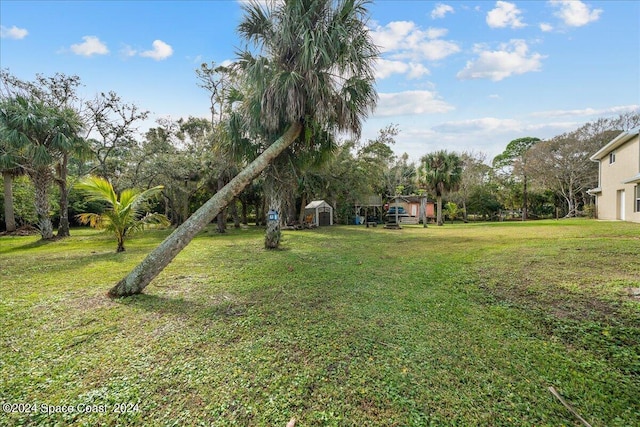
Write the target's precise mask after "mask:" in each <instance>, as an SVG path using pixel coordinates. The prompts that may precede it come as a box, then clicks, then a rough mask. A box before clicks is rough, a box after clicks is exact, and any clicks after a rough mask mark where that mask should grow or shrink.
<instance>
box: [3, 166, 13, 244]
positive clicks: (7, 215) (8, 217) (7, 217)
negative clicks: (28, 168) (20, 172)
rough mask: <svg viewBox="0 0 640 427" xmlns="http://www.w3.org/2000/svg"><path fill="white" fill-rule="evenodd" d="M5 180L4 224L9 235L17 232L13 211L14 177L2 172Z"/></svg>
mask: <svg viewBox="0 0 640 427" xmlns="http://www.w3.org/2000/svg"><path fill="white" fill-rule="evenodd" d="M2 178H3V179H4V223H5V226H6V230H7V232H8V233H11V232H13V231H16V217H15V214H14V212H13V211H14V209H13V175H11V173H10V172H2Z"/></svg>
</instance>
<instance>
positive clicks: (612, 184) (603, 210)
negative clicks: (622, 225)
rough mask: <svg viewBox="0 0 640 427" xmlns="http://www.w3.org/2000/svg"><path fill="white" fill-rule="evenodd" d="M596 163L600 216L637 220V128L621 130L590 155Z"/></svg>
mask: <svg viewBox="0 0 640 427" xmlns="http://www.w3.org/2000/svg"><path fill="white" fill-rule="evenodd" d="M591 160H592V161H594V162H597V163H598V171H599V172H598V187H596V188H592V189H591V190H589V191H588V192H589V194H591V195H594V196H595V197H596V216H597V218H599V219H607V220H616V219H617V220H621V221H632V222H640V128H635V129H632V130H629V131H626V132H622V133H620V134H619V135H618V136H617V137H615V138H614V139H613V140H611V141H610V142H609V143H608V144H607V145H605V146H604V147H602V148H601V149H600V150H598V152H597V153H595V154H594V155H593V156H591Z"/></svg>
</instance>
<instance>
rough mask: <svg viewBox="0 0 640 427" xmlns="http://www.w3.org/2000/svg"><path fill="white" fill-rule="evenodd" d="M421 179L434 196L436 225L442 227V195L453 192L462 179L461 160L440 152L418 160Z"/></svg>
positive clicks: (455, 156)
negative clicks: (436, 208)
mask: <svg viewBox="0 0 640 427" xmlns="http://www.w3.org/2000/svg"><path fill="white" fill-rule="evenodd" d="M420 162H421V163H422V167H421V171H420V172H421V175H422V176H421V179H422V180H423V182H424V184H426V185H427V186H428V187H429V188H430V189H431V190H432V191H433V192H434V193H435V194H436V201H437V204H438V212H437V214H436V215H437V223H438V225H442V195H443V194H444V193H447V192H449V191H455V190H456V189H457V188H458V186H459V185H460V181H461V178H462V160H461V159H460V156H458V155H457V154H456V153H452V152H449V151H446V150H440V151H437V152H435V153H429V154H427V155H425V156H423V157H422V159H420Z"/></svg>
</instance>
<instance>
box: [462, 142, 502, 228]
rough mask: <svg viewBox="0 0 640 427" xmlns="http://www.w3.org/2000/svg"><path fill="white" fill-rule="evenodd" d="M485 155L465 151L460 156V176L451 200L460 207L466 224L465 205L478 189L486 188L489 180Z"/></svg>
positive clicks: (488, 168) (489, 175)
mask: <svg viewBox="0 0 640 427" xmlns="http://www.w3.org/2000/svg"><path fill="white" fill-rule="evenodd" d="M486 158H487V156H486V154H485V153H482V152H475V151H465V152H463V153H461V154H460V159H461V160H462V176H461V178H460V185H459V187H458V191H457V192H455V194H453V195H452V198H453V199H454V200H456V201H457V202H459V204H460V205H462V206H461V207H462V209H461V210H462V216H463V219H464V221H465V222H467V215H468V213H469V211H470V210H469V209H467V204H468V203H469V199H470V197H471V195H472V194H473V193H474V192H475V191H477V189H478V188H479V187H484V186H487V185H488V184H489V182H490V180H491V171H492V169H491V166H489V165H487V164H486V163H485V161H486Z"/></svg>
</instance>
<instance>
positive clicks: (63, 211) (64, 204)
mask: <svg viewBox="0 0 640 427" xmlns="http://www.w3.org/2000/svg"><path fill="white" fill-rule="evenodd" d="M68 158H69V156H68V154H67V153H64V154H63V155H62V163H61V164H60V165H59V169H58V180H57V181H58V188H59V189H60V224H59V225H58V235H57V236H58V237H69V236H70V235H71V233H70V232H69V189H68V188H67V162H68Z"/></svg>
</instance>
